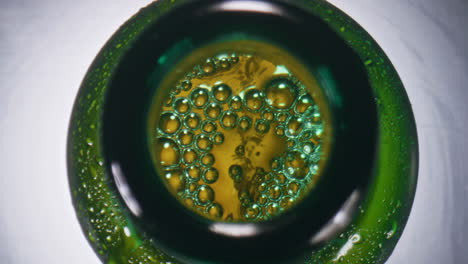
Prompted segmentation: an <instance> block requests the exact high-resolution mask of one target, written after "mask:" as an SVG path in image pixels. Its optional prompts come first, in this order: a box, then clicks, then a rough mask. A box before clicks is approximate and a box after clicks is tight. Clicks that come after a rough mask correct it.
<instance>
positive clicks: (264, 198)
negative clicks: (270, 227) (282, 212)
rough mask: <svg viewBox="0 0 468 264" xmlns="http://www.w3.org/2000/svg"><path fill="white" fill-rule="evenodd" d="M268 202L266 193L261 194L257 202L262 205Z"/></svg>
mask: <svg viewBox="0 0 468 264" xmlns="http://www.w3.org/2000/svg"><path fill="white" fill-rule="evenodd" d="M267 202H268V196H267V195H266V194H261V195H260V197H259V198H258V200H257V203H258V204H260V205H265V204H266V203H267Z"/></svg>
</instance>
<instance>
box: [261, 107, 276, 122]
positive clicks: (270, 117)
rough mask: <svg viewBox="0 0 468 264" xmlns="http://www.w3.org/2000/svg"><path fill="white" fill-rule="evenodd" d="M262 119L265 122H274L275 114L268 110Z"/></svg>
mask: <svg viewBox="0 0 468 264" xmlns="http://www.w3.org/2000/svg"><path fill="white" fill-rule="evenodd" d="M262 117H263V118H264V119H265V120H268V121H273V119H275V114H274V113H273V112H272V111H269V110H266V111H264V112H263V115H262Z"/></svg>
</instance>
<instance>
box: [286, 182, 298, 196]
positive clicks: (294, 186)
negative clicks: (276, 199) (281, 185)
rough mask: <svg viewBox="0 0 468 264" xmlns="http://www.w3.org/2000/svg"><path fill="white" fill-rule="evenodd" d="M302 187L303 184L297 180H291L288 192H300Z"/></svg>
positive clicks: (291, 193) (294, 193)
mask: <svg viewBox="0 0 468 264" xmlns="http://www.w3.org/2000/svg"><path fill="white" fill-rule="evenodd" d="M300 188H301V186H300V185H299V184H298V183H297V182H290V183H289V184H288V188H287V190H288V194H290V195H296V194H298V192H299V189H300Z"/></svg>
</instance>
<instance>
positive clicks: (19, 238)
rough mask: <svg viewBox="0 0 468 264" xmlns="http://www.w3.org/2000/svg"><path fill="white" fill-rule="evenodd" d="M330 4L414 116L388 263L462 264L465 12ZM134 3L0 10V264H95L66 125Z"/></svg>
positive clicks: (10, 5) (13, 5) (425, 5)
mask: <svg viewBox="0 0 468 264" xmlns="http://www.w3.org/2000/svg"><path fill="white" fill-rule="evenodd" d="M333 3H335V4H337V5H338V7H340V8H342V9H343V10H344V11H345V12H347V13H348V14H349V15H351V16H352V17H353V18H354V19H356V20H357V21H358V22H359V23H361V25H363V26H364V28H366V29H367V30H368V31H369V32H370V33H371V35H372V36H373V37H374V38H376V39H377V41H378V42H379V44H380V45H381V46H382V47H383V49H384V50H385V51H386V53H387V55H388V56H389V57H390V59H391V60H392V62H393V63H394V65H395V67H396V68H397V70H398V72H399V74H400V76H401V78H402V79H403V82H404V83H405V86H406V88H407V92H408V93H409V97H410V100H411V102H412V103H413V110H414V111H415V115H416V121H417V125H418V132H419V139H420V150H421V163H420V173H419V175H420V178H419V186H418V190H417V195H416V200H415V205H414V207H413V212H412V214H411V216H410V220H409V224H408V226H407V228H406V229H405V233H404V234H403V237H402V239H401V241H400V243H399V244H398V246H397V249H396V251H395V253H394V254H393V256H392V257H391V258H390V260H389V261H388V262H389V263H405V262H412V263H454V264H458V263H465V262H467V261H468V256H466V253H465V251H464V249H465V248H466V244H467V242H468V241H467V237H468V234H467V229H466V227H465V226H464V224H465V223H466V222H467V218H468V216H467V213H466V209H465V208H466V206H465V205H466V203H467V191H468V190H467V179H466V176H465V175H466V172H467V167H466V165H465V163H464V162H463V158H464V157H465V156H466V155H464V154H465V151H464V149H466V147H467V145H468V144H467V141H466V139H465V138H464V134H465V133H466V131H467V126H468V124H467V123H466V121H465V120H466V118H464V117H465V113H467V106H466V104H465V101H466V99H467V98H468V95H467V90H466V89H465V88H464V87H465V86H464V84H465V83H466V82H467V78H466V77H465V74H464V73H465V72H466V70H467V62H466V59H465V58H466V57H467V56H466V55H467V54H466V51H465V49H464V47H466V46H467V39H466V35H465V34H463V33H459V32H464V31H463V29H464V27H465V26H466V24H467V22H466V18H464V16H463V14H464V12H465V11H466V8H467V7H466V4H463V3H460V2H455V1H432V2H428V1H413V2H406V1H401V2H399V1H392V2H391V3H371V2H369V1H353V2H352V3H351V2H349V1H333ZM145 4H147V2H146V1H134V2H132V3H129V2H127V1H125V2H123V1H122V2H119V1H112V2H110V1H100V2H95V1H81V2H80V3H76V2H71V1H70V2H69V3H67V2H59V1H42V2H41V3H36V2H33V1H21V2H18V1H14V2H13V1H6V2H2V3H1V4H0V6H1V7H2V9H1V11H0V14H1V16H0V17H1V19H2V22H4V23H2V25H1V26H0V32H1V34H2V36H4V41H3V42H2V44H0V47H1V52H2V53H1V56H2V59H3V58H5V60H6V61H7V62H6V63H3V64H2V66H1V73H0V74H1V76H2V81H1V83H2V87H1V89H2V97H1V98H0V102H1V104H0V107H1V108H0V124H1V128H2V131H1V132H0V134H1V137H0V140H1V141H0V146H1V149H0V151H1V156H2V166H3V167H4V173H3V174H2V177H1V178H0V179H1V181H2V186H4V190H3V191H2V193H1V194H0V199H1V200H0V201H1V205H2V206H1V207H0V210H1V213H0V229H1V230H2V235H1V237H0V239H1V243H2V247H1V249H0V256H1V258H2V260H3V262H2V263H38V262H39V263H62V262H63V261H67V263H84V262H85V263H98V261H97V259H96V258H95V256H94V255H93V253H92V252H91V249H90V248H89V246H88V244H87V243H86V241H85V239H84V237H83V236H82V234H81V232H80V231H79V228H78V224H77V221H76V219H75V216H74V213H73V209H72V207H71V202H70V198H69V195H68V186H67V182H66V177H65V174H66V173H65V146H64V144H65V143H64V142H65V135H66V129H67V120H68V117H69V114H70V110H71V105H72V102H73V98H74V96H75V93H76V89H77V88H78V86H79V83H80V81H81V78H82V76H83V75H84V73H85V70H86V68H87V67H88V65H89V62H90V61H91V60H92V58H93V57H94V56H95V55H96V53H97V51H98V50H99V48H100V47H101V46H102V43H104V42H105V41H106V40H107V39H108V37H109V36H110V34H111V33H112V32H114V31H115V30H116V29H117V27H118V26H119V25H120V24H121V23H122V21H124V20H126V19H127V18H128V17H129V16H130V15H131V14H133V13H135V12H136V11H137V9H138V8H139V7H141V6H144V5H145ZM109 6H110V8H109ZM99 7H101V8H99ZM96 25H100V26H99V27H97V26H96ZM389 32H390V33H391V34H390V33H389ZM25 76H27V77H25ZM50 252H55V253H54V254H51V253H50Z"/></svg>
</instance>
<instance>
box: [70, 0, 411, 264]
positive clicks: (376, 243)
mask: <svg viewBox="0 0 468 264" xmlns="http://www.w3.org/2000/svg"><path fill="white" fill-rule="evenodd" d="M68 168H69V178H70V187H71V190H72V196H73V201H74V205H75V209H76V211H77V215H78V218H79V220H80V223H81V225H82V228H83V230H84V232H85V234H86V235H87V237H88V240H89V241H90V243H91V245H92V246H93V248H94V249H95V251H96V252H97V254H98V255H99V256H100V258H101V260H102V261H103V263H115V264H120V263H233V264H234V263H327V264H328V263H335V262H340V263H360V264H362V263H369V264H370V263H372V264H373V263H384V262H385V260H386V259H387V258H388V256H389V255H390V254H391V252H392V250H393V248H394V247H395V245H396V243H397V241H398V239H399V237H400V235H401V233H402V231H403V228H404V225H405V223H406V220H407V217H408V215H409V212H410V208H411V205H412V201H413V196H414V191H415V187H416V179H417V138H416V128H415V123H414V118H413V115H412V111H411V107H410V104H409V101H408V98H407V96H406V93H405V90H404V87H403V85H402V83H401V81H400V79H399V77H398V75H397V73H396V71H395V69H394V68H393V66H392V65H391V63H390V61H389V60H388V58H387V57H386V56H385V54H384V53H383V51H382V50H381V49H380V48H379V46H378V45H377V44H376V43H375V41H373V40H372V38H371V37H370V36H369V35H368V34H367V33H366V32H365V31H364V30H363V29H362V28H361V27H360V26H359V25H358V24H356V22H354V21H353V20H352V19H351V18H349V17H348V16H346V15H345V14H344V13H342V12H341V11H340V10H338V9H337V8H336V7H333V6H332V5H330V4H329V3H326V2H325V1H321V0H320V1H318V0H317V1H305V0H304V1H302V0H295V1H292V0H271V1H260V0H250V1H247V0H203V1H199V0H198V1H197V0H176V1H173V0H167V1H166V0H162V1H157V2H154V3H153V4H151V5H149V6H148V7H146V8H144V9H142V10H141V11H140V12H139V13H138V14H137V15H136V16H134V17H133V18H132V19H130V20H129V21H128V22H127V23H126V24H125V25H123V26H122V27H121V28H120V29H119V30H118V31H117V33H115V35H114V36H113V37H112V38H111V40H109V42H108V43H107V44H106V46H105V47H104V48H103V50H102V51H101V52H100V54H99V55H98V56H97V58H96V59H95V61H94V63H93V65H92V66H91V68H90V70H89V72H88V73H87V75H86V77H85V80H84V81H83V84H82V87H81V89H80V92H79V95H78V97H77V100H76V103H75V107H74V111H73V115H72V120H71V124H70V130H69V140H68Z"/></svg>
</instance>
